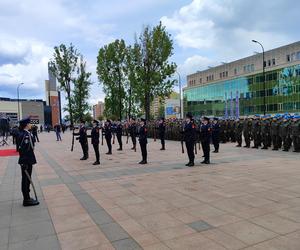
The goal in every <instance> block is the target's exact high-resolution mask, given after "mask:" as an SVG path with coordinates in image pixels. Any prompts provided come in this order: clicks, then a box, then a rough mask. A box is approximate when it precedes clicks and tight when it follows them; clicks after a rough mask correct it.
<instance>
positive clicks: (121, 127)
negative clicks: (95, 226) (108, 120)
mask: <svg viewBox="0 0 300 250" xmlns="http://www.w3.org/2000/svg"><path fill="white" fill-rule="evenodd" d="M122 132H123V125H122V124H121V123H120V124H118V125H117V127H116V134H117V136H122Z"/></svg>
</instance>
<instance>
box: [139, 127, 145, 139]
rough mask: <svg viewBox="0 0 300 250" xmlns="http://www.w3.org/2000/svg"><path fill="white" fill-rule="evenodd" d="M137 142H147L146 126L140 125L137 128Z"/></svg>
mask: <svg viewBox="0 0 300 250" xmlns="http://www.w3.org/2000/svg"><path fill="white" fill-rule="evenodd" d="M139 142H140V143H147V128H146V126H141V127H140V129H139Z"/></svg>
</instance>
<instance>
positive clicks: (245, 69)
mask: <svg viewBox="0 0 300 250" xmlns="http://www.w3.org/2000/svg"><path fill="white" fill-rule="evenodd" d="M246 71H247V66H246V65H245V66H244V73H246Z"/></svg>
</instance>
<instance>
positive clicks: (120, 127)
mask: <svg viewBox="0 0 300 250" xmlns="http://www.w3.org/2000/svg"><path fill="white" fill-rule="evenodd" d="M122 133H123V125H122V123H121V120H118V122H117V126H116V134H117V140H118V143H119V148H118V149H117V150H118V151H122V150H123V143H122Z"/></svg>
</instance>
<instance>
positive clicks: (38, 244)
mask: <svg viewBox="0 0 300 250" xmlns="http://www.w3.org/2000/svg"><path fill="white" fill-rule="evenodd" d="M8 249H9V250H60V249H61V247H60V244H59V242H58V240H57V237H56V236H47V237H42V238H37V239H33V240H29V241H22V242H19V243H14V244H10V245H9V247H8Z"/></svg>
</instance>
